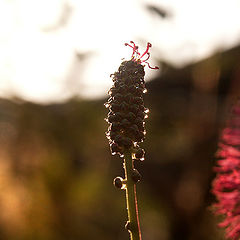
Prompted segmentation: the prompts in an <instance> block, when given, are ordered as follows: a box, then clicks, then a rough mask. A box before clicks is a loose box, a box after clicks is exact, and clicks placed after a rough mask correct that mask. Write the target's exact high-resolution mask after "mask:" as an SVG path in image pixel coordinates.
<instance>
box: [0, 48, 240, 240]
mask: <svg viewBox="0 0 240 240" xmlns="http://www.w3.org/2000/svg"><path fill="white" fill-rule="evenodd" d="M226 54H227V55H226ZM226 54H217V55H216V56H213V57H211V58H209V59H207V60H205V61H202V62H200V63H197V64H193V65H191V66H188V67H186V68H183V69H172V68H171V67H166V69H165V71H164V73H163V75H162V76H161V77H158V78H156V79H155V80H154V81H151V82H149V83H148V84H147V88H148V94H147V96H146V106H147V107H149V108H150V116H149V119H148V121H147V138H146V140H145V142H144V144H143V145H144V148H145V150H146V160H145V161H144V162H137V163H136V165H137V168H138V169H139V171H140V172H141V173H142V175H143V181H142V182H141V183H140V184H139V186H138V193H139V208H140V220H141V225H142V233H143V239H144V240H193V239H194V240H202V239H205V240H212V239H223V237H222V236H223V233H222V230H219V229H217V227H216V218H215V217H213V216H212V214H211V212H210V210H209V205H210V204H211V202H212V201H213V197H212V196H211V194H210V192H209V190H210V184H211V180H212V178H213V176H214V173H213V172H212V166H213V164H214V154H215V151H216V149H217V139H218V134H219V132H220V129H221V127H222V126H223V125H224V122H225V119H226V115H227V114H226V113H227V108H228V106H229V103H230V102H231V99H232V97H234V96H236V95H238V90H237V89H239V84H238V81H237V80H236V79H238V75H239V65H238V63H239V61H238V60H239V59H240V57H239V56H240V51H239V49H235V50H232V52H231V51H229V52H228V53H226ZM104 101H105V100H99V101H81V100H78V99H72V100H70V101H69V102H67V103H65V104H52V105H45V106H44V105H37V104H33V103H28V102H20V101H17V100H15V101H8V100H3V99H2V100H1V101H0V143H1V148H0V186H1V191H0V211H1V214H0V236H1V239H8V240H23V239H24V240H33V239H34V240H43V239H44V240H55V239H56V240H63V239H68V240H75V239H85V240H88V239H89V240H92V239H98V240H101V239H104V240H113V239H116V240H120V239H121V240H122V239H128V233H127V231H125V229H124V225H125V221H126V218H127V214H126V210H125V195H124V192H123V191H119V190H116V189H114V187H113V185H112V180H113V178H114V177H115V176H118V175H120V176H121V175H123V169H122V160H121V159H120V158H118V157H111V155H110V151H109V146H108V142H107V139H106V138H105V134H104V132H105V131H106V129H107V124H106V123H105V122H104V117H105V115H106V114H107V111H106V110H105V108H104V106H103V103H104Z"/></svg>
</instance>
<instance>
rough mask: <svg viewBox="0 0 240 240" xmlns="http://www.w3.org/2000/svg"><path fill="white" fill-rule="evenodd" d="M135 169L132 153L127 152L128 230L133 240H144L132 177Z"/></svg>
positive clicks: (125, 167) (125, 155) (125, 165)
mask: <svg viewBox="0 0 240 240" xmlns="http://www.w3.org/2000/svg"><path fill="white" fill-rule="evenodd" d="M133 169H134V165H133V159H132V152H131V151H130V150H126V151H125V152H124V171H125V180H126V189H125V190H126V202H127V212H128V223H127V229H128V231H129V233H130V239H131V240H142V237H141V230H140V224H139V217H138V205H137V193H136V183H135V182H134V181H133V179H132V177H131V175H132V171H133Z"/></svg>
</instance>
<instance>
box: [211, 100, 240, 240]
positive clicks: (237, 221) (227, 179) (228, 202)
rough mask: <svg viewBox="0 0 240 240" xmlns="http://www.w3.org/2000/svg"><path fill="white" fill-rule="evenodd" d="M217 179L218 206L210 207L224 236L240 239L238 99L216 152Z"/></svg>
mask: <svg viewBox="0 0 240 240" xmlns="http://www.w3.org/2000/svg"><path fill="white" fill-rule="evenodd" d="M217 157H218V158H219V160H218V166H217V167H215V168H214V170H215V171H216V172H217V176H216V178H215V179H214V181H213V184H212V192H213V194H215V196H216V199H217V203H215V204H214V205H213V207H214V209H215V213H216V214H217V215H224V216H225V219H224V221H223V222H221V223H220V224H219V226H220V227H225V228H226V237H227V238H229V239H233V240H238V239H240V100H238V102H237V104H236V105H235V106H234V107H233V110H232V116H231V118H230V119H229V121H228V123H227V127H226V128H225V129H224V130H223V132H222V136H221V142H220V143H219V151H218V152H217Z"/></svg>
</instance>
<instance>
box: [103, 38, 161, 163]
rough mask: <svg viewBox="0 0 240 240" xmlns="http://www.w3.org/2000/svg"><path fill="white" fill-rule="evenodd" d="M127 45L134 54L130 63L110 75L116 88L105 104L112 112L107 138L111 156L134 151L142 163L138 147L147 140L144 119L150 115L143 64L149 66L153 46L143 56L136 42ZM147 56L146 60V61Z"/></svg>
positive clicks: (109, 114) (123, 64) (109, 117)
mask: <svg viewBox="0 0 240 240" xmlns="http://www.w3.org/2000/svg"><path fill="white" fill-rule="evenodd" d="M125 45H126V46H130V47H131V48H132V49H133V53H132V56H131V60H129V61H123V62H122V63H121V65H120V67H119V68H118V71H117V72H115V73H114V74H111V75H110V76H111V77H112V80H113V83H114V84H113V86H112V88H111V89H110V91H109V95H110V98H109V99H108V101H107V103H106V104H105V106H106V107H107V108H108V109H109V113H108V117H107V118H106V120H107V122H108V123H109V128H108V131H107V133H106V135H107V138H108V139H109V143H110V147H111V151H112V154H120V155H122V154H123V152H124V150H126V149H130V148H131V149H132V151H133V152H135V157H136V159H141V160H143V158H144V151H143V150H142V149H141V148H140V147H139V145H138V144H139V143H141V142H142V141H143V140H144V136H145V134H146V131H145V118H147V113H148V112H149V110H148V109H147V108H145V107H144V102H143V94H144V93H145V92H146V88H145V82H144V75H145V71H144V63H146V64H147V65H148V66H149V63H148V62H147V60H148V59H149V56H150V54H149V48H150V47H151V44H150V43H148V44H147V48H146V50H145V52H144V53H143V54H142V55H141V54H140V53H139V51H138V47H137V46H136V45H135V43H134V42H133V41H131V42H130V44H128V43H126V44H125ZM144 56H147V58H146V59H144V60H143V58H144ZM149 67H150V66H149ZM150 68H152V67H150ZM152 69H158V68H157V67H155V68H152Z"/></svg>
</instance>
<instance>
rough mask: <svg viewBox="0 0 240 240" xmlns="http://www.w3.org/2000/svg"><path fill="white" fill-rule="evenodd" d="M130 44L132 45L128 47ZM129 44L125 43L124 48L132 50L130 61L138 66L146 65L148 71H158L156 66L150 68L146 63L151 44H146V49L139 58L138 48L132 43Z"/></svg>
mask: <svg viewBox="0 0 240 240" xmlns="http://www.w3.org/2000/svg"><path fill="white" fill-rule="evenodd" d="M130 44H132V45H130ZM130 44H129V43H125V46H129V47H130V48H132V49H133V53H132V56H131V60H132V61H134V62H137V63H139V64H143V63H146V64H147V65H148V67H149V68H150V69H159V67H157V66H155V67H151V66H150V64H149V63H148V62H147V61H148V59H149V58H150V53H149V48H150V47H152V44H151V43H147V48H146V50H145V52H144V53H143V54H142V55H141V56H140V53H139V51H138V46H137V45H136V44H135V43H134V42H133V41H130ZM145 55H147V58H146V59H145V60H143V59H142V58H143V57H144V56H145ZM139 56H140V57H139Z"/></svg>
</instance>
